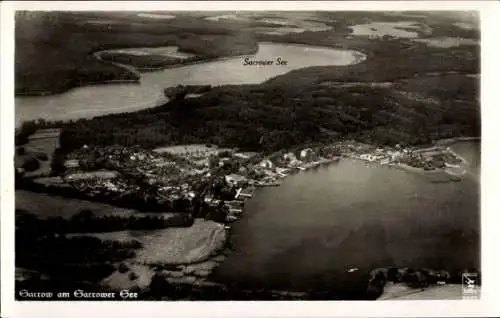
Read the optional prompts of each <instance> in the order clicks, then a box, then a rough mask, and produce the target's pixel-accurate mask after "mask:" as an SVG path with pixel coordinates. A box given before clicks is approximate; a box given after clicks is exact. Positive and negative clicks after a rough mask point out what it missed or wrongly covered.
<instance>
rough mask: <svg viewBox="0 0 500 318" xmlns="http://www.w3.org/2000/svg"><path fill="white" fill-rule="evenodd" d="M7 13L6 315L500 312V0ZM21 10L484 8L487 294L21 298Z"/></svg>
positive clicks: (127, 6) (150, 6)
mask: <svg viewBox="0 0 500 318" xmlns="http://www.w3.org/2000/svg"><path fill="white" fill-rule="evenodd" d="M1 8H2V12H1V13H2V15H1V19H0V22H1V32H2V33H1V52H0V53H1V57H2V59H1V81H0V83H1V85H2V86H1V89H2V90H1V98H2V99H1V101H2V102H1V108H0V112H1V116H0V120H1V124H0V127H1V188H0V189H1V192H0V198H1V200H0V203H1V226H2V231H1V242H2V250H1V252H2V254H1V260H2V262H1V265H2V272H1V274H2V276H1V282H2V284H1V285H2V295H1V297H2V298H1V300H2V302H1V303H2V306H1V310H2V313H1V316H2V317H8V318H11V317H51V318H52V317H85V318H87V317H89V316H93V315H92V314H94V315H95V314H97V315H101V316H103V317H120V318H123V317H137V316H139V315H141V316H143V317H163V316H167V315H168V316H171V317H207V316H213V317H339V316H340V317H352V316H358V317H380V316H382V317H390V316H398V317H410V316H418V317H431V316H450V317H476V316H497V315H499V314H500V302H498V301H497V302H495V299H500V293H499V292H498V286H499V285H500V275H499V271H500V262H499V252H500V249H499V248H498V244H499V243H500V235H499V232H500V230H499V229H497V228H496V226H497V225H500V222H498V221H499V217H498V215H497V213H499V212H500V211H499V207H500V204H499V203H500V200H499V198H500V195H499V194H498V192H497V191H498V189H500V188H499V187H498V182H499V180H500V169H499V165H498V158H500V152H499V150H498V148H496V147H497V146H498V145H499V144H500V143H499V142H498V140H497V138H496V136H500V134H496V133H498V132H499V131H498V126H499V124H500V111H499V108H498V107H499V105H498V104H496V103H495V102H498V101H499V99H498V97H499V96H498V92H499V90H500V89H499V88H498V85H497V83H496V82H495V79H497V77H496V73H497V72H498V71H500V67H499V63H498V55H499V54H498V52H497V51H495V49H498V45H497V42H498V40H500V37H499V36H498V34H499V32H500V25H499V20H500V10H499V8H500V3H499V2H497V1H458V2H455V1H418V2H417V1H411V2H408V1H364V2H357V1H356V2H355V1H344V2H340V1H339V2H326V1H309V2H280V1H269V2H267V1H266V2H256V1H243V2H241V1H231V2H229V1H228V2H225V1H211V2H208V1H207V2H205V1H192V2H191V1H190V2H174V1H172V2H162V1H155V2H139V1H137V2H135V1H134V2H132V1H130V2H129V1H113V2H109V1H107V2H104V1H103V2H91V1H89V2H86V1H75V2H63V1H60V2H56V1H47V2H43V1H36V2H35V1H31V2H2V3H1ZM15 9H18V10H73V11H79V10H81V11H92V10H93V11H97V10H100V11H101V10H106V11H141V12H144V11H184V10H194V11H198V10H219V11H233V10H255V11H257V10H266V11H267V10H276V11H290V10H296V11H300V10H315V11H326V10H344V11H354V10H370V11H374V10H378V11H397V10H480V12H481V28H482V44H481V46H482V67H481V69H482V74H481V85H482V86H481V87H482V89H481V105H482V127H483V134H482V164H481V165H482V174H481V176H482V191H481V207H482V218H481V226H482V278H483V280H482V281H483V286H482V293H481V294H482V297H481V300H479V301H463V300H462V301H451V300H450V301H439V300H433V301H379V302H287V303H286V304H285V303H283V302H224V303H221V302H171V303H167V302H147V304H144V305H142V306H141V305H139V304H138V303H139V302H119V303H116V302H74V303H72V302H64V303H56V302H50V303H49V302H14V296H13V294H14V293H13V285H14V284H13V283H14V282H13V276H14V261H13V256H14V252H13V242H14V231H13V230H14V213H13V212H14V209H13V206H14V192H13V187H12V185H13V180H14V175H13V167H12V159H11V158H13V155H14V147H13V132H14V94H13V93H14V89H13V86H14V85H13V83H14V81H13V74H14V70H13V65H14V63H13V52H14V51H13V49H14V36H13V27H14V24H13V12H14V10H15Z"/></svg>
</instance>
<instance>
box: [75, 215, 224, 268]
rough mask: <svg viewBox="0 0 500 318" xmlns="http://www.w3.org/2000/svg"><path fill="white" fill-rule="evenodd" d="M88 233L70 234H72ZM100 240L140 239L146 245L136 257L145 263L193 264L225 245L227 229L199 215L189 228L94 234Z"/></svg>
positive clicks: (135, 260)
mask: <svg viewBox="0 0 500 318" xmlns="http://www.w3.org/2000/svg"><path fill="white" fill-rule="evenodd" d="M82 235H84V236H85V235H86V234H71V235H69V236H70V237H75V236H82ZM91 236H93V237H97V238H99V239H101V240H113V241H125V242H127V241H131V240H137V241H139V242H140V243H141V244H142V245H143V248H142V249H140V250H137V253H136V256H135V257H134V259H133V261H134V262H137V263H146V264H162V265H164V264H172V265H173V264H190V263H196V262H201V261H204V260H206V259H207V258H209V257H210V256H211V255H213V254H214V253H215V252H216V251H218V250H220V249H222V247H223V245H224V243H225V240H226V232H225V230H224V226H223V225H222V224H219V223H216V222H213V221H205V220H202V219H197V220H196V221H195V223H194V224H193V225H192V226H191V227H189V228H169V229H164V230H153V231H120V232H106V233H96V234H91Z"/></svg>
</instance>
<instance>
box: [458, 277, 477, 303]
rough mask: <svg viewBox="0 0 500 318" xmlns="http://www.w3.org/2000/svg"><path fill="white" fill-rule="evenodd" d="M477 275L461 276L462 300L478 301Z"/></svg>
mask: <svg viewBox="0 0 500 318" xmlns="http://www.w3.org/2000/svg"><path fill="white" fill-rule="evenodd" d="M478 279H479V278H478V275H477V273H463V274H462V296H463V298H464V299H479V285H478Z"/></svg>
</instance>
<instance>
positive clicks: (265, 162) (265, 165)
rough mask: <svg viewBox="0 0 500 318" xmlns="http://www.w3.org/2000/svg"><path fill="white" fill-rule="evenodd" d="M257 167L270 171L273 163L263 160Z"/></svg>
mask: <svg viewBox="0 0 500 318" xmlns="http://www.w3.org/2000/svg"><path fill="white" fill-rule="evenodd" d="M259 166H261V167H262V168H266V169H272V168H273V163H272V161H271V160H269V159H264V160H262V161H261V162H260V163H259Z"/></svg>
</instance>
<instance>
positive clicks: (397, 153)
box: [391, 151, 403, 161]
mask: <svg viewBox="0 0 500 318" xmlns="http://www.w3.org/2000/svg"><path fill="white" fill-rule="evenodd" d="M402 156H403V154H402V153H401V151H395V152H393V153H392V154H391V161H397V160H399V159H401V157H402Z"/></svg>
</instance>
